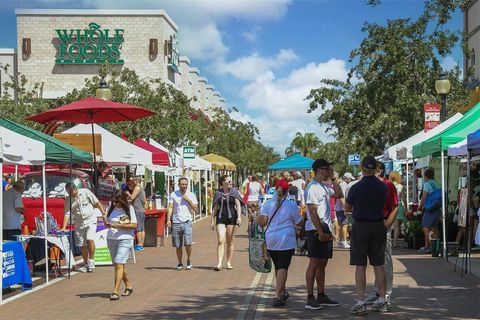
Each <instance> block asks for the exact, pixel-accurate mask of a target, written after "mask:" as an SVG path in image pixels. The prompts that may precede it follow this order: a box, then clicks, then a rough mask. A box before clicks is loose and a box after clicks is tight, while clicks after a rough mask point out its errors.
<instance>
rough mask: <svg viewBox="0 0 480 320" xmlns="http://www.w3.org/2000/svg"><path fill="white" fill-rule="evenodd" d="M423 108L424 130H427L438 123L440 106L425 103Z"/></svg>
mask: <svg viewBox="0 0 480 320" xmlns="http://www.w3.org/2000/svg"><path fill="white" fill-rule="evenodd" d="M423 109H424V111H425V132H427V131H428V130H431V129H433V128H435V127H436V126H438V125H439V124H440V110H441V109H442V106H441V105H439V104H431V103H426V104H425V105H424V106H423Z"/></svg>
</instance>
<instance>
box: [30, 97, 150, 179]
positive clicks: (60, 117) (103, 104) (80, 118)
mask: <svg viewBox="0 0 480 320" xmlns="http://www.w3.org/2000/svg"><path fill="white" fill-rule="evenodd" d="M154 114H155V112H152V111H150V110H147V109H145V108H141V107H137V106H133V105H130V104H126V103H119V102H113V101H110V100H103V99H97V98H86V99H83V100H79V101H75V102H73V103H70V104H67V105H64V106H61V107H58V108H55V109H51V110H48V111H45V112H42V113H39V114H37V115H34V116H32V117H28V118H27V120H31V121H35V122H40V123H48V122H50V121H54V120H56V121H65V122H73V123H91V124H92V141H93V164H94V167H95V163H96V157H95V138H94V129H93V124H94V123H104V122H121V121H135V120H138V119H142V118H145V117H148V116H151V115H154ZM94 175H96V172H95V174H94ZM95 179H96V177H95Z"/></svg>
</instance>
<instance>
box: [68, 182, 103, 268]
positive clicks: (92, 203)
mask: <svg viewBox="0 0 480 320" xmlns="http://www.w3.org/2000/svg"><path fill="white" fill-rule="evenodd" d="M65 190H66V191H67V192H68V194H69V196H68V197H67V199H66V200H65V205H64V212H65V217H64V219H63V227H62V229H61V230H60V231H65V229H66V228H67V224H68V221H69V220H70V214H72V217H73V219H72V220H73V221H75V236H76V238H77V241H78V245H79V246H80V247H82V258H83V261H84V263H85V266H84V267H83V268H81V269H80V271H81V272H93V269H95V261H94V260H93V257H94V256H95V239H96V237H97V214H96V213H95V208H97V209H98V210H100V212H101V213H102V216H103V217H106V216H107V214H106V213H105V210H104V209H103V206H102V204H101V203H100V201H98V199H97V197H96V196H95V195H94V194H93V193H92V192H91V191H90V190H88V189H86V188H82V189H78V188H77V186H75V184H74V183H72V182H68V183H67V184H66V185H65ZM70 202H71V205H72V206H71V207H70Z"/></svg>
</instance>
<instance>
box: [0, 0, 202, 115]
mask: <svg viewBox="0 0 480 320" xmlns="http://www.w3.org/2000/svg"><path fill="white" fill-rule="evenodd" d="M16 16H17V49H0V64H1V65H6V64H9V65H10V68H9V73H10V74H11V75H13V76H14V77H18V75H19V74H21V75H24V76H25V77H26V78H27V80H28V81H29V82H30V83H32V84H33V83H39V84H40V86H39V87H40V92H39V95H40V96H41V97H43V98H47V99H48V98H51V99H54V98H57V97H61V96H63V95H65V94H66V93H67V92H69V91H72V90H73V89H75V88H82V87H83V86H84V82H85V79H86V78H91V77H92V76H94V75H96V74H98V71H99V68H101V66H102V65H104V64H106V63H108V64H110V65H112V66H113V67H114V68H116V69H118V70H121V69H122V68H129V69H131V70H134V71H135V72H136V73H137V75H138V76H139V78H140V79H161V80H162V81H164V82H165V83H167V84H169V85H172V86H173V87H175V88H176V89H178V90H181V91H182V92H184V93H185V95H186V96H187V97H189V98H190V99H192V106H193V107H195V108H199V109H202V110H204V109H205V102H204V101H205V100H204V99H205V95H206V92H205V91H206V90H207V89H206V87H205V84H206V83H205V81H206V80H204V78H202V77H200V71H199V70H198V69H196V68H192V67H191V66H190V60H189V59H188V57H181V56H180V52H179V49H178V42H177V39H176V34H177V31H178V26H177V25H176V24H175V22H174V21H173V20H172V18H171V17H170V16H169V15H168V14H167V13H166V12H165V11H163V10H63V9H62V10H56V9H55V10H50V9H39V10H37V9H21V10H16ZM192 69H193V70H196V73H195V72H194V73H192V72H191V71H192ZM8 80H9V77H8V75H7V74H4V72H3V70H2V71H0V82H1V83H2V84H3V83H4V82H5V81H8ZM197 82H199V83H197ZM2 90H3V86H2ZM194 90H197V91H198V90H200V91H198V92H196V91H194ZM3 93H4V92H3ZM1 94H2V91H0V95H1ZM194 97H197V98H198V102H197V101H194V100H195V99H193V98H194ZM202 99H203V100H202Z"/></svg>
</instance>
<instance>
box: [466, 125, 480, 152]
mask: <svg viewBox="0 0 480 320" xmlns="http://www.w3.org/2000/svg"><path fill="white" fill-rule="evenodd" d="M467 149H468V150H470V152H474V153H478V152H479V151H480V130H477V131H475V132H474V133H471V134H469V135H468V136H467Z"/></svg>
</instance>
